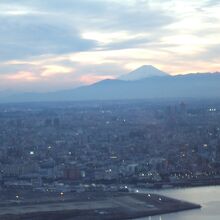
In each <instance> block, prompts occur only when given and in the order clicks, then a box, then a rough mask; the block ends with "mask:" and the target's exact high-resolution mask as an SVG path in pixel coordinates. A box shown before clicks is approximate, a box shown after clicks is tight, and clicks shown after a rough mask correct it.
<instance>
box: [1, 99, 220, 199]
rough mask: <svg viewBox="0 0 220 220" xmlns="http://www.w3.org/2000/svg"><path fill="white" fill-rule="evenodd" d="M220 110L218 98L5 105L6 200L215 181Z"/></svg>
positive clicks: (3, 167) (219, 161) (3, 172)
mask: <svg viewBox="0 0 220 220" xmlns="http://www.w3.org/2000/svg"><path fill="white" fill-rule="evenodd" d="M219 109H220V103H219V102H217V101H214V100H213V101H212V102H211V101H209V102H206V101H195V100H188V101H182V100H176V101H171V100H168V101H167V100H161V101H121V102H119V101H114V102H110V101H109V102H87V103H86V102H67V103H65V102H63V103H32V104H31V103H29V104H1V105H0V143H1V148H0V171H1V172H0V190H1V195H0V198H1V201H5V202H7V201H22V200H25V199H26V195H27V192H28V193H29V194H30V192H33V193H34V192H39V193H40V194H39V195H43V194H44V193H45V194H49V193H51V194H53V196H54V195H56V196H57V198H58V197H62V198H65V196H68V194H70V193H74V192H78V193H79V192H94V191H95V192H108V191H110V192H116V191H121V192H122V191H123V192H126V191H128V188H129V187H144V188H148V187H153V188H157V187H172V186H190V185H193V186H194V185H195V186H197V185H211V184H218V183H219V182H220V176H219V170H220V169H219V168H220V166H219V165H220V123H219V122H220V111H219ZM38 199H40V198H36V200H38Z"/></svg>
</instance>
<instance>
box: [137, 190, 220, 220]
mask: <svg viewBox="0 0 220 220" xmlns="http://www.w3.org/2000/svg"><path fill="white" fill-rule="evenodd" d="M143 192H151V193H157V194H162V195H164V196H168V197H172V198H176V199H180V200H185V201H188V202H193V203H197V204H200V205H202V208H201V209H196V210H190V211H183V212H177V213H172V214H165V215H161V216H152V217H146V218H139V219H138V220H219V219H220V186H211V187H196V188H184V189H167V190H153V191H152V190H150V191H143Z"/></svg>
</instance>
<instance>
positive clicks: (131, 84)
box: [0, 73, 220, 102]
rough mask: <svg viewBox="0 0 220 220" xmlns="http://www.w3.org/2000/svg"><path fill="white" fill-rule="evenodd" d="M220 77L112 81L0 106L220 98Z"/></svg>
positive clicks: (13, 99)
mask: <svg viewBox="0 0 220 220" xmlns="http://www.w3.org/2000/svg"><path fill="white" fill-rule="evenodd" d="M219 85H220V73H200V74H199V73H197V74H187V75H177V76H170V75H165V76H163V77H161V76H154V77H147V78H144V79H140V80H134V81H125V80H120V79H115V80H112V79H109V80H103V81H100V82H97V83H94V84H92V85H89V86H83V87H79V88H77V89H72V90H64V91H57V92H50V93H24V94H17V95H11V96H7V97H5V98H3V97H0V101H1V102H33V101H80V100H122V99H152V98H200V99H201V98H220V86H219Z"/></svg>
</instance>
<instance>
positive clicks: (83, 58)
mask: <svg viewBox="0 0 220 220" xmlns="http://www.w3.org/2000/svg"><path fill="white" fill-rule="evenodd" d="M142 65H153V66H155V67H157V68H159V69H161V70H163V71H165V72H168V73H170V74H172V75H176V74H185V73H191V72H215V71H220V1H219V0H1V1H0V90H1V91H4V90H7V91H25V92H26V91H29V92H35V91H37V92H45V91H56V90H63V89H69V88H75V87H78V86H81V85H85V84H91V83H93V82H96V81H99V80H102V79H107V78H108V79H109V78H117V77H118V76H120V75H122V74H126V73H128V72H130V71H132V70H134V69H136V68H138V67H140V66H142Z"/></svg>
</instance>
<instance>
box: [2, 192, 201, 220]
mask: <svg viewBox="0 0 220 220" xmlns="http://www.w3.org/2000/svg"><path fill="white" fill-rule="evenodd" d="M80 197H81V196H79V195H78V199H72V200H71V199H69V200H66V201H65V200H64V201H59V202H57V203H56V202H54V201H53V202H50V201H47V202H45V203H43V204H34V203H27V202H24V203H20V204H16V205H10V206H7V207H0V219H1V220H21V219H22V220H23V219H25V220H61V219H62V220H67V219H68V220H71V219H74V220H100V219H102V220H110V219H111V220H114V219H115V220H119V219H121V220H122V219H132V218H139V217H147V216H153V215H159V214H165V213H171V212H178V211H184V210H190V209H197V208H201V206H200V205H197V204H193V203H188V202H184V201H180V200H176V199H171V198H168V197H165V196H161V195H157V194H149V193H148V194H142V193H136V194H135V193H107V194H106V193H105V194H102V195H101V194H98V195H96V194H95V193H93V194H91V193H89V194H88V195H86V194H85V193H83V195H82V197H81V199H80Z"/></svg>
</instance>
